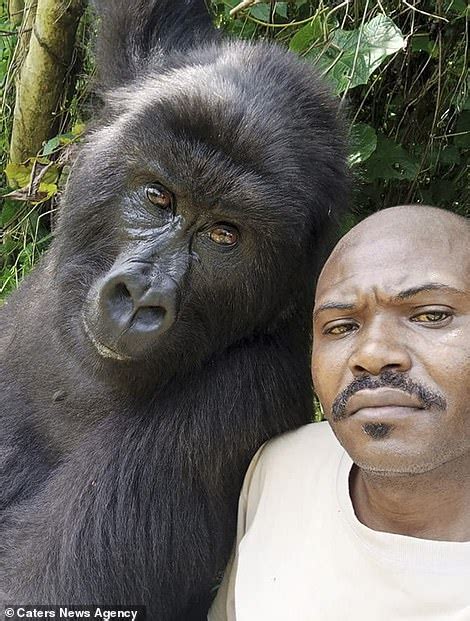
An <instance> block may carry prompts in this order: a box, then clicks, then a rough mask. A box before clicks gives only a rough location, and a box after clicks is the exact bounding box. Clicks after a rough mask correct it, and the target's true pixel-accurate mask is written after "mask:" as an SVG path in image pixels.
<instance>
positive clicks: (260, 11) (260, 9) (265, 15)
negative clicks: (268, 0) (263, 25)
mask: <svg viewBox="0 0 470 621" xmlns="http://www.w3.org/2000/svg"><path fill="white" fill-rule="evenodd" d="M250 15H251V16H252V17H255V18H256V19H259V20H261V21H262V22H269V19H270V17H271V4H255V6H252V7H251V9H250Z"/></svg>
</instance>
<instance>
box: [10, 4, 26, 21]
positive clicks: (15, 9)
mask: <svg viewBox="0 0 470 621" xmlns="http://www.w3.org/2000/svg"><path fill="white" fill-rule="evenodd" d="M23 10H24V2H23V0H9V2H8V14H9V19H10V22H11V23H12V24H14V25H15V26H19V25H20V24H21V21H22V19H23Z"/></svg>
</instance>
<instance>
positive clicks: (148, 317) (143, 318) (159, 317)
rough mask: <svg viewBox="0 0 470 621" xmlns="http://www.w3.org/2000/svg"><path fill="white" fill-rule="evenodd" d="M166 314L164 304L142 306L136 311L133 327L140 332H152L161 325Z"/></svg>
mask: <svg viewBox="0 0 470 621" xmlns="http://www.w3.org/2000/svg"><path fill="white" fill-rule="evenodd" d="M165 315H166V310H165V309H164V308H163V306H142V307H141V308H139V309H138V310H137V311H136V312H135V315H134V318H133V320H132V327H133V328H135V329H136V330H138V331H140V332H150V331H152V330H155V329H156V328H159V327H160V325H161V324H162V322H163V319H164V318H165Z"/></svg>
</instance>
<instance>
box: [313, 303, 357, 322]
mask: <svg viewBox="0 0 470 621" xmlns="http://www.w3.org/2000/svg"><path fill="white" fill-rule="evenodd" d="M355 308H356V306H355V305H354V304H346V303H344V302H325V303H324V304H322V305H321V306H319V307H318V308H316V309H315V311H314V313H313V318H314V319H315V317H316V316H317V315H318V313H321V312H322V311H325V310H354V309H355Z"/></svg>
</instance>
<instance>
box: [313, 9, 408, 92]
mask: <svg viewBox="0 0 470 621" xmlns="http://www.w3.org/2000/svg"><path fill="white" fill-rule="evenodd" d="M404 47H405V39H404V37H403V35H402V33H401V31H400V29H399V28H398V26H396V24H395V23H394V22H393V20H391V19H390V18H389V17H387V16H385V15H382V14H381V15H377V16H376V17H374V18H373V19H371V20H370V22H367V23H366V24H364V26H363V27H360V28H357V29H356V30H342V29H341V28H338V29H337V30H335V31H334V33H333V36H332V38H331V41H330V44H329V46H327V47H326V48H324V49H323V50H317V49H313V50H312V52H311V53H310V54H309V55H308V56H309V57H310V58H311V59H312V61H313V62H314V63H315V64H317V65H318V66H319V68H320V70H321V71H322V72H323V73H325V74H328V77H329V78H330V79H331V80H332V82H333V85H334V87H335V89H336V92H337V93H338V94H340V93H343V92H344V91H346V90H349V89H351V88H354V87H355V86H358V85H360V84H367V82H368V80H369V78H370V76H371V75H372V74H373V73H374V71H375V70H376V69H377V68H378V67H379V66H380V65H381V64H382V62H383V61H384V60H385V59H386V58H387V57H388V56H390V55H392V54H395V53H396V52H398V51H399V50H401V49H403V48H404Z"/></svg>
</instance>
